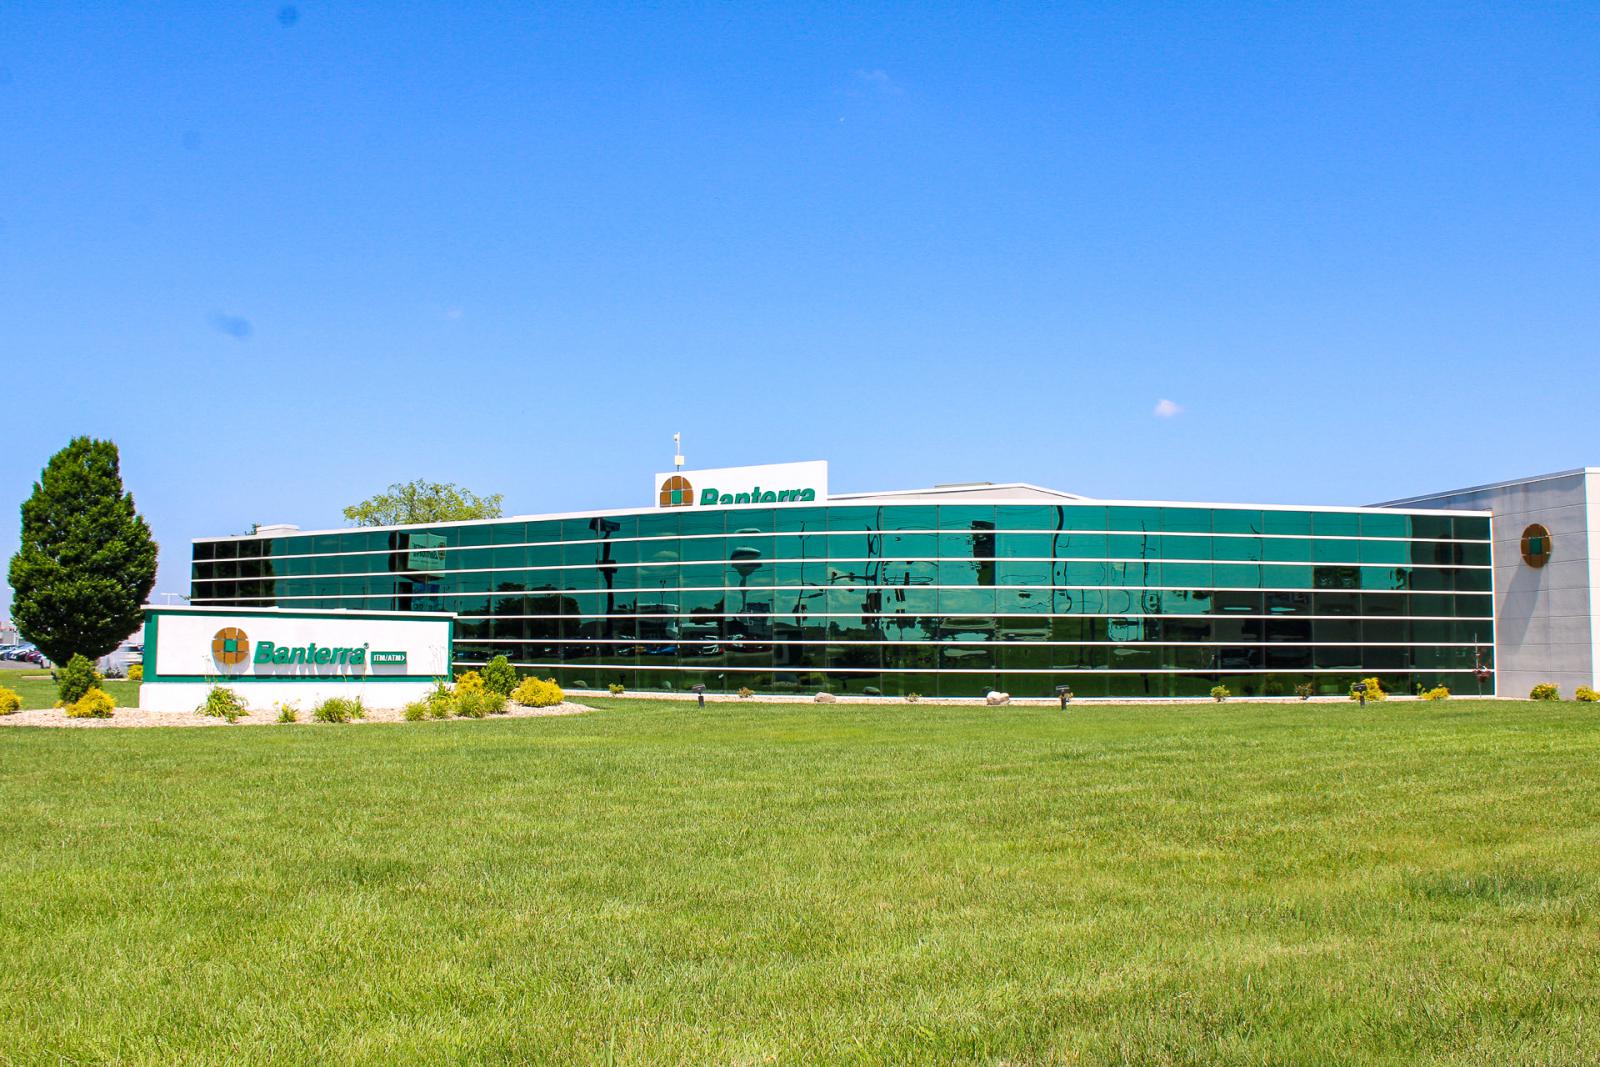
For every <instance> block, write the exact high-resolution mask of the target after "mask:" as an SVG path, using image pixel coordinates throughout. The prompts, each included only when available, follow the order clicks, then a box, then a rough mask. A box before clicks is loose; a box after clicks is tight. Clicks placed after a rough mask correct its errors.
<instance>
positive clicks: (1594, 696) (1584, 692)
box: [0, 685, 1600, 706]
mask: <svg viewBox="0 0 1600 1067" xmlns="http://www.w3.org/2000/svg"><path fill="white" fill-rule="evenodd" d="M1572 699H1573V700H1581V701H1583V702H1584V703H1585V704H1593V703H1594V702H1595V701H1597V700H1600V693H1596V692H1595V691H1594V690H1593V689H1590V688H1589V687H1588V686H1586V685H1580V686H1578V689H1577V691H1576V692H1574V693H1573V694H1572ZM3 700H4V698H3V697H0V701H3ZM0 706H3V703H0Z"/></svg>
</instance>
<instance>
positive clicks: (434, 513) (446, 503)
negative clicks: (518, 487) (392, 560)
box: [344, 478, 504, 526]
mask: <svg viewBox="0 0 1600 1067" xmlns="http://www.w3.org/2000/svg"><path fill="white" fill-rule="evenodd" d="M503 499H504V496H503V494H501V493H493V494H491V495H489V496H478V495H477V494H476V493H473V492H472V491H471V490H468V489H462V488H460V487H459V486H456V485H454V484H451V483H449V482H446V483H443V484H440V483H439V482H427V481H423V480H421V479H420V478H419V479H418V480H416V481H414V482H403V483H396V484H395V485H391V486H390V487H389V488H388V490H387V491H386V492H382V493H379V494H378V495H377V496H374V497H371V498H369V499H367V500H363V501H362V502H361V503H359V504H351V505H350V506H349V507H347V508H345V509H344V517H345V518H346V519H348V520H350V523H351V525H353V526H408V525H411V524H413V523H423V522H460V521H461V520H463V519H498V518H499V517H500V515H501V511H500V501H501V500H503Z"/></svg>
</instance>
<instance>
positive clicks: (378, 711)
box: [0, 701, 594, 727]
mask: <svg viewBox="0 0 1600 1067" xmlns="http://www.w3.org/2000/svg"><path fill="white" fill-rule="evenodd" d="M506 707H507V708H508V709H509V710H508V711H507V712H506V714H504V715H491V716H489V717H488V718H487V719H480V720H475V721H479V722H488V721H490V720H493V719H537V718H547V717H549V716H552V715H579V714H582V713H583V712H586V711H593V710H594V709H593V708H591V707H588V706H587V705H584V704H574V703H572V702H571V701H568V702H566V703H563V704H557V705H555V706H554V707H548V708H525V707H523V706H522V705H520V704H508V705H506ZM404 721H405V714H404V712H403V711H402V710H401V709H400V708H368V709H367V716H366V718H364V719H357V720H355V721H354V722H352V723H349V724H348V725H351V726H359V725H361V724H362V723H368V722H404ZM443 721H446V720H441V719H424V720H423V722H443ZM449 721H461V720H449ZM467 721H474V720H467ZM227 725H229V723H228V721H227V720H226V719H214V718H212V717H211V716H209V715H200V714H198V713H196V712H193V711H142V710H140V709H139V708H118V709H117V710H116V711H115V712H113V713H112V716H111V718H109V719H71V718H68V717H67V713H66V712H65V711H64V710H62V709H61V708H35V709H32V710H29V711H18V712H14V713H12V714H10V715H0V726H54V727H78V726H83V727H139V726H227ZM233 725H234V726H268V725H271V726H277V725H280V724H279V722H278V713H277V712H276V711H256V712H251V713H250V714H248V715H245V716H243V717H241V718H240V719H239V721H238V722H236V723H233ZM281 725H284V726H335V725H345V724H343V723H320V722H313V721H312V719H311V709H309V708H302V709H301V710H300V721H299V722H297V723H283V724H281Z"/></svg>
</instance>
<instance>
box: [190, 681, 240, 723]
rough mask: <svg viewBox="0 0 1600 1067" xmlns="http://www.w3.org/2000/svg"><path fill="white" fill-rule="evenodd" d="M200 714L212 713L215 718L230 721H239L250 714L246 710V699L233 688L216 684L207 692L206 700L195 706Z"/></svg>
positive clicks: (196, 711)
mask: <svg viewBox="0 0 1600 1067" xmlns="http://www.w3.org/2000/svg"><path fill="white" fill-rule="evenodd" d="M194 710H195V713H196V714H198V715H210V716H211V717H212V718H214V719H227V720H228V721H229V722H238V721H239V720H240V719H241V718H243V717H244V716H246V715H248V714H250V713H249V712H248V711H246V710H245V706H244V699H243V698H242V697H240V696H239V694H238V693H235V692H234V691H233V690H232V689H228V688H226V687H224V686H220V685H214V686H212V687H211V691H210V692H208V693H207V694H206V702H205V703H204V704H201V705H200V706H199V707H198V708H195V709H194Z"/></svg>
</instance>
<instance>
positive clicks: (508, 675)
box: [483, 656, 517, 697]
mask: <svg viewBox="0 0 1600 1067" xmlns="http://www.w3.org/2000/svg"><path fill="white" fill-rule="evenodd" d="M483 687H484V688H485V689H487V690H489V692H491V693H499V694H500V695H501V696H503V697H504V696H510V695H511V691H512V690H513V689H515V688H516V687H517V669H516V668H515V667H513V666H512V665H511V661H510V660H508V659H506V658H505V657H504V656H496V657H495V658H494V659H492V660H490V661H489V662H488V663H487V664H485V665H484V668H483Z"/></svg>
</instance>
